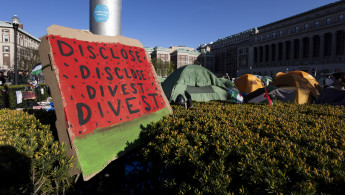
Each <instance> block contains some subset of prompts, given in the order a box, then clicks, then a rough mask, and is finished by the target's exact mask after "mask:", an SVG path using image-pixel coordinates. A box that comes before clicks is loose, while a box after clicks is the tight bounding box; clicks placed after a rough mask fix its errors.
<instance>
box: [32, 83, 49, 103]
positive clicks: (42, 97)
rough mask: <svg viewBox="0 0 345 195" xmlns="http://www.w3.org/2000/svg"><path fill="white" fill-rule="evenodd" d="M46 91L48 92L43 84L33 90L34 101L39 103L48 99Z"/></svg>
mask: <svg viewBox="0 0 345 195" xmlns="http://www.w3.org/2000/svg"><path fill="white" fill-rule="evenodd" d="M41 89H43V94H42V91H41ZM48 91H49V89H48V86H46V85H45V84H39V85H38V86H37V87H36V88H35V95H36V101H37V102H41V101H44V100H46V99H47V98H48V97H49V94H48Z"/></svg>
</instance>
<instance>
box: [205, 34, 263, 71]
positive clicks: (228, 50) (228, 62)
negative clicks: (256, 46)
mask: <svg viewBox="0 0 345 195" xmlns="http://www.w3.org/2000/svg"><path fill="white" fill-rule="evenodd" d="M255 33H258V31H257V29H255V28H253V29H250V30H247V31H244V32H241V33H237V34H235V35H231V36H228V37H225V38H222V39H218V40H217V41H215V42H213V43H212V44H211V52H212V53H213V54H214V57H215V66H214V73H215V74H216V75H217V76H222V75H225V74H226V73H228V74H229V76H231V77H236V75H237V70H238V65H237V64H238V58H239V56H238V52H237V51H238V48H239V47H240V46H242V45H247V44H249V43H250V41H251V37H252V36H253V35H254V34H255Z"/></svg>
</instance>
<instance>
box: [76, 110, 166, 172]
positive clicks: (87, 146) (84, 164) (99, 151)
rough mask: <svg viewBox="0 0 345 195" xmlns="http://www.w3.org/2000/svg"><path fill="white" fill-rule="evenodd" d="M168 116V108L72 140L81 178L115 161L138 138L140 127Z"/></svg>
mask: <svg viewBox="0 0 345 195" xmlns="http://www.w3.org/2000/svg"><path fill="white" fill-rule="evenodd" d="M168 114H170V110H169V109H168V108H163V109H161V110H159V111H157V112H155V113H152V114H149V115H146V116H142V117H140V118H138V119H134V120H132V121H129V122H126V123H122V124H119V125H116V126H114V127H111V128H110V129H108V130H106V131H99V132H97V130H96V131H95V132H94V133H91V134H88V135H86V136H80V137H78V138H76V139H75V140H74V146H75V147H76V150H77V153H78V157H79V163H80V165H81V168H82V171H83V177H84V178H87V177H90V176H93V175H95V174H97V173H98V172H100V171H101V170H102V169H103V168H104V167H105V166H106V165H107V164H109V163H110V162H111V161H112V160H114V159H116V158H117V156H118V154H119V152H122V151H124V149H125V148H126V147H127V146H128V143H132V142H133V141H135V140H136V139H137V138H138V137H139V133H140V131H141V128H140V125H143V126H146V125H147V124H149V123H151V122H156V121H159V120H160V119H162V117H163V116H165V115H168Z"/></svg>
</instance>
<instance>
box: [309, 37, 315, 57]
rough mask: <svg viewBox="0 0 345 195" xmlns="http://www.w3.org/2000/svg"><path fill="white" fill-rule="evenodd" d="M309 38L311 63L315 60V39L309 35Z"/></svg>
mask: <svg viewBox="0 0 345 195" xmlns="http://www.w3.org/2000/svg"><path fill="white" fill-rule="evenodd" d="M308 39H309V63H312V61H313V52H314V39H313V36H311V37H308Z"/></svg>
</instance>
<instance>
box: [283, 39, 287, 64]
mask: <svg viewBox="0 0 345 195" xmlns="http://www.w3.org/2000/svg"><path fill="white" fill-rule="evenodd" d="M282 43H283V62H284V64H286V63H285V62H286V41H283V42H282Z"/></svg>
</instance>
